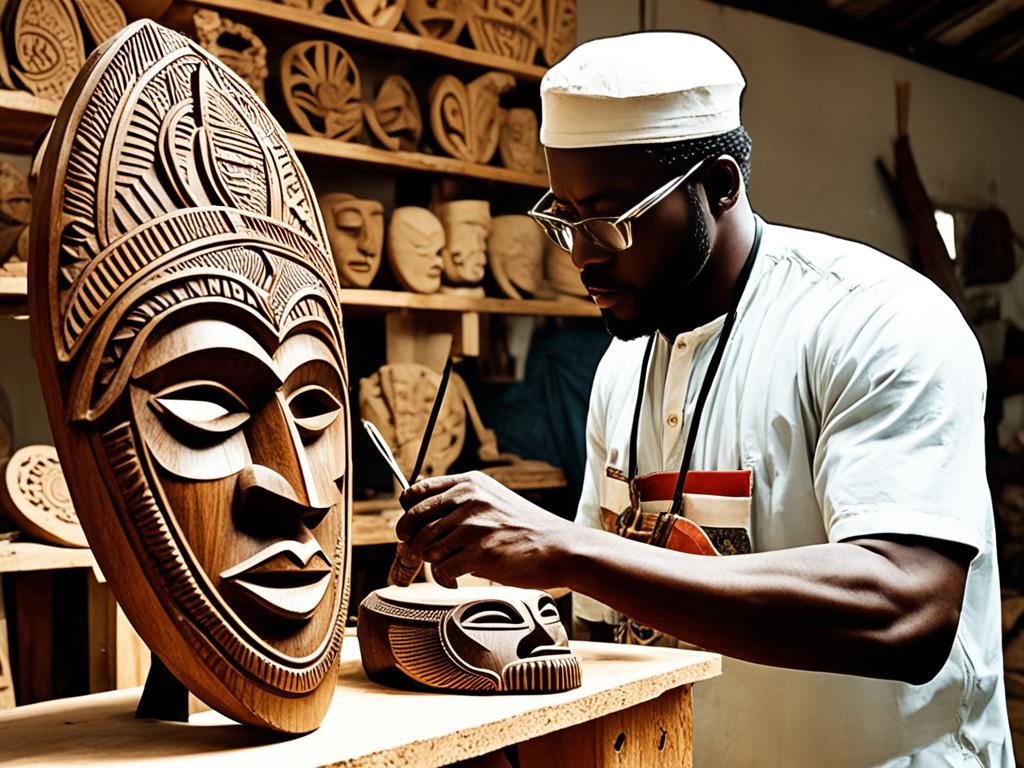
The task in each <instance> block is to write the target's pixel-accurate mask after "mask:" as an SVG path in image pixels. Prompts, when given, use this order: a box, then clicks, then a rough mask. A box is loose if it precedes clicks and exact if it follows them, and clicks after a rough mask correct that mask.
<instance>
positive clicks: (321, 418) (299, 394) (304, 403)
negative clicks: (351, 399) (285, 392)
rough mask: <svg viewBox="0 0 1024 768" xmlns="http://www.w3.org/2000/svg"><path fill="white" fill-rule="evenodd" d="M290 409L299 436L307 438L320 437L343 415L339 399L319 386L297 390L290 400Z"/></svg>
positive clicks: (310, 385) (309, 385) (308, 386)
mask: <svg viewBox="0 0 1024 768" xmlns="http://www.w3.org/2000/svg"><path fill="white" fill-rule="evenodd" d="M288 408H289V409H290V410H291V412H292V416H293V417H294V418H295V426H296V427H298V429H299V434H301V435H302V436H303V437H306V438H313V437H316V436H318V435H319V434H320V433H321V432H323V431H324V430H325V429H327V428H328V427H329V426H331V424H333V423H334V420H335V419H337V418H338V414H339V413H341V403H339V402H338V398H336V397H335V396H334V395H333V394H332V393H331V392H330V390H327V389H324V388H323V387H321V386H320V385H319V384H308V385H306V386H305V387H301V388H300V389H297V390H295V392H293V393H292V395H291V397H289V398H288Z"/></svg>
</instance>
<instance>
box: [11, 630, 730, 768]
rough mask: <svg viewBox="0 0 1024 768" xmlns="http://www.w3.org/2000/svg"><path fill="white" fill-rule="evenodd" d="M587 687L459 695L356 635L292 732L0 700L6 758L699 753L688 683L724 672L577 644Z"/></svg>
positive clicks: (675, 656)
mask: <svg viewBox="0 0 1024 768" xmlns="http://www.w3.org/2000/svg"><path fill="white" fill-rule="evenodd" d="M573 647H574V649H575V650H576V652H577V653H578V654H579V655H580V657H581V659H582V661H583V686H582V687H581V688H579V689H577V690H575V691H568V692H565V693H558V694H549V695H511V696H465V695H463V696H456V695H449V694H438V693H410V692H404V691H396V690H391V689H388V688H384V687H381V686H379V685H376V684H374V683H371V682H370V681H369V680H367V679H366V676H365V675H364V674H363V670H362V666H361V665H360V662H359V646H358V644H357V642H356V639H355V638H354V637H348V638H346V640H345V644H344V646H343V650H342V663H341V674H340V680H339V685H338V690H337V692H336V694H335V696H334V701H333V702H332V704H331V708H330V711H329V712H328V713H327V717H326V718H325V719H324V721H323V725H322V726H321V727H320V729H319V730H318V731H316V732H314V733H311V734H309V735H307V736H303V737H300V738H292V739H281V738H279V737H275V736H274V735H272V734H267V733H263V732H260V731H257V730H254V729H251V728H247V727H244V726H240V725H236V724H235V723H233V722H231V721H230V720H227V719H226V718H224V717H223V716H221V715H219V714H217V713H215V712H209V711H207V712H201V713H199V714H194V715H192V719H191V723H189V724H182V723H167V722H155V721H140V720H135V719H134V717H133V713H134V710H135V705H136V703H137V701H138V698H139V694H140V691H141V689H140V688H130V689H125V690H120V691H110V692H108V693H99V694H93V695H91V696H82V697H78V698H72V699H62V700H58V701H51V702H45V703H41V704H33V705H30V706H27V707H20V708H18V709H13V710H8V711H6V712H3V713H0V764H3V765H5V766H8V765H46V766H69V765H99V764H104V763H108V762H117V763H123V764H128V765H132V766H146V768H149V767H150V766H166V765H187V766H189V768H193V767H195V768H203V767H204V766H217V768H220V767H221V766H243V767H244V768H254V766H263V765H267V766H280V767H281V768H283V767H284V766H388V767H389V768H390V767H392V766H394V767H397V766H415V767H416V768H419V767H420V766H423V767H424V768H429V767H431V766H441V765H448V764H451V763H454V762H457V761H460V760H467V759H470V758H474V757H477V756H481V755H487V754H489V753H492V752H495V751H496V750H501V749H503V748H505V747H508V746H511V745H515V744H518V745H519V747H518V750H519V761H520V766H521V768H537V767H538V766H554V765H558V766H563V765H564V766H570V765H571V766H574V767H576V766H611V765H615V766H624V767H625V766H643V767H644V768H649V767H652V766H666V768H667V766H672V768H678V767H680V766H690V765H691V759H690V733H691V719H690V685H691V684H692V683H695V682H698V681H700V680H705V679H707V678H709V677H714V676H716V675H718V674H719V673H720V671H721V659H720V658H719V657H718V656H717V655H715V654H710V653H698V652H694V651H681V650H675V649H668V648H643V647H638V646H620V645H607V644H601V643H574V644H573Z"/></svg>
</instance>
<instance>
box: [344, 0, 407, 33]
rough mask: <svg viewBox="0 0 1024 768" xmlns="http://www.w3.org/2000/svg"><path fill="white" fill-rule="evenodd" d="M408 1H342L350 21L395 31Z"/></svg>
mask: <svg viewBox="0 0 1024 768" xmlns="http://www.w3.org/2000/svg"><path fill="white" fill-rule="evenodd" d="M405 2H406V0H341V6H342V8H344V9H345V13H346V14H348V17H349V18H350V19H355V20H356V21H359V22H362V23H363V24H367V25H369V26H371V27H376V28H377V29H394V28H395V27H397V26H398V22H399V21H401V20H402V11H404V10H405Z"/></svg>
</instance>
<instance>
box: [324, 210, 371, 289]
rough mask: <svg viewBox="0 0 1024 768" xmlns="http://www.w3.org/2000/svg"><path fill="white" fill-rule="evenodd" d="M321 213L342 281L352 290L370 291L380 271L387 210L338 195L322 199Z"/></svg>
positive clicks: (339, 278)
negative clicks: (368, 289) (371, 284)
mask: <svg viewBox="0 0 1024 768" xmlns="http://www.w3.org/2000/svg"><path fill="white" fill-rule="evenodd" d="M320 212H321V213H322V214H323V217H324V222H325V223H326V224H327V237H328V238H329V239H330V242H331V250H332V251H333V253H334V265H335V266H336V267H337V268H338V280H339V281H340V282H341V284H342V285H343V286H346V287H349V288H369V287H370V283H372V282H373V278H374V277H376V275H377V270H379V269H380V260H381V250H382V249H383V247H384V206H383V205H381V204H380V203H379V202H378V201H377V200H359V199H357V198H356V197H355V196H354V195H349V194H347V193H345V192H336V193H334V194H330V195H323V196H321V197H320Z"/></svg>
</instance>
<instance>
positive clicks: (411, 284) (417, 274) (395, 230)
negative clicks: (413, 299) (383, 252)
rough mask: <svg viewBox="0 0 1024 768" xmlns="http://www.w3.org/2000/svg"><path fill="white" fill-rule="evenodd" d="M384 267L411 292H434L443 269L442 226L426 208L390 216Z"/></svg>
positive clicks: (410, 208) (403, 210)
mask: <svg viewBox="0 0 1024 768" xmlns="http://www.w3.org/2000/svg"><path fill="white" fill-rule="evenodd" d="M387 253H388V265H389V266H390V267H391V272H392V273H393V274H394V276H395V278H396V279H397V280H398V283H399V284H400V285H401V286H402V288H404V289H405V290H407V291H412V292H413V293H437V291H438V290H439V289H440V288H441V273H442V271H443V269H444V253H445V240H444V227H442V226H441V222H440V221H439V220H438V218H437V216H435V215H434V214H433V213H431V212H430V211H428V210H427V209H426V208H418V207H416V206H411V205H410V206H403V207H401V208H396V209H395V210H394V211H392V213H391V223H390V224H389V225H388V239H387Z"/></svg>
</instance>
